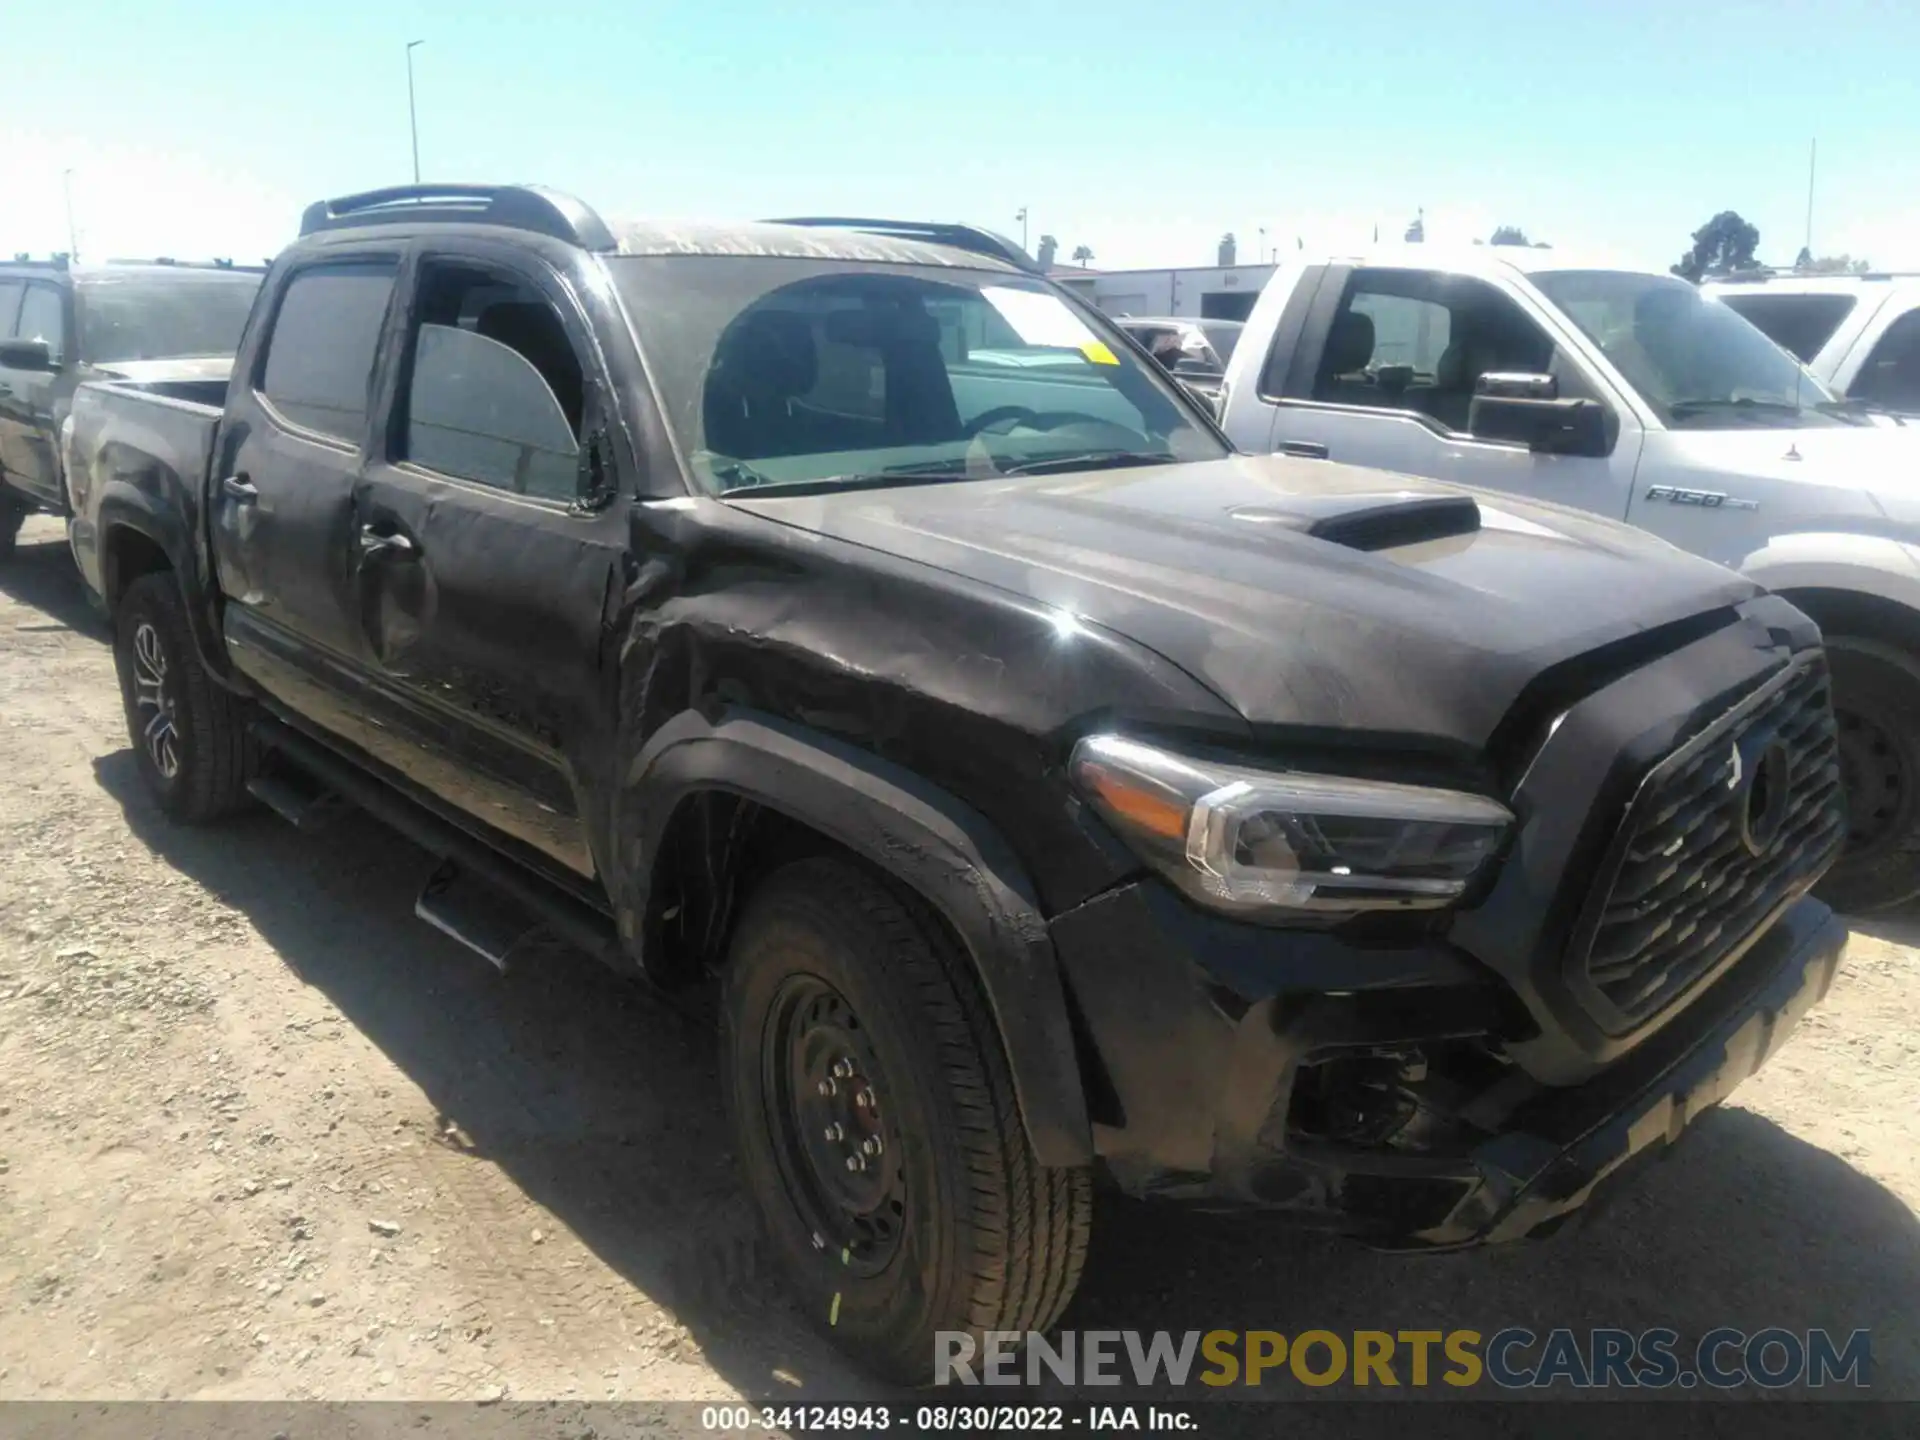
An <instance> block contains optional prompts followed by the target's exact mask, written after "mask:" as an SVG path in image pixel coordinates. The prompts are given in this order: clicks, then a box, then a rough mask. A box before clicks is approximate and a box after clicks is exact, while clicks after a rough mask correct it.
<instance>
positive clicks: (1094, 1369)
mask: <svg viewBox="0 0 1920 1440" xmlns="http://www.w3.org/2000/svg"><path fill="white" fill-rule="evenodd" d="M933 1375H934V1384H935V1385H1040V1384H1044V1383H1046V1382H1048V1381H1052V1382H1055V1383H1060V1384H1066V1385H1072V1386H1076V1387H1077V1386H1108V1385H1126V1384H1129V1383H1131V1384H1133V1385H1137V1386H1139V1387H1141V1388H1143V1389H1144V1388H1148V1387H1151V1386H1156V1385H1172V1386H1183V1385H1192V1384H1200V1385H1210V1386H1214V1387H1216V1388H1221V1387H1226V1386H1259V1385H1273V1386H1285V1385H1304V1386H1308V1387H1310V1388H1315V1389H1324V1388H1326V1387H1328V1386H1334V1385H1355V1386H1377V1387H1411V1388H1414V1389H1419V1388H1422V1387H1426V1386H1434V1385H1448V1386H1453V1387H1455V1388H1458V1389H1468V1388H1472V1387H1476V1386H1485V1385H1493V1386H1496V1387H1498V1388H1500V1389H1505V1390H1521V1389H1551V1388H1553V1387H1556V1386H1561V1385H1565V1386H1567V1387H1569V1388H1571V1389H1575V1390H1594V1389H1607V1388H1610V1387H1613V1388H1626V1389H1635V1390H1665V1389H1669V1388H1674V1387H1678V1388H1680V1389H1683V1390H1688V1389H1693V1388H1695V1387H1698V1386H1707V1387H1711V1388H1714V1389H1722V1390H1727V1389H1733V1388H1735V1387H1737V1386H1741V1385H1757V1386H1760V1387H1762V1388H1765V1389H1769V1390H1777V1389H1785V1388H1787V1387H1790V1386H1807V1387H1811V1388H1820V1387H1824V1386H1829V1385H1850V1386H1854V1387H1856V1388H1861V1389H1864V1388H1867V1387H1868V1386H1870V1385H1871V1384H1872V1375H1873V1341H1872V1334H1871V1332H1869V1331H1866V1330H1854V1331H1850V1332H1849V1333H1848V1334H1846V1335H1845V1336H1844V1337H1838V1336H1836V1335H1835V1334H1833V1333H1832V1332H1829V1331H1826V1330H1787V1329H1782V1328H1779V1327H1774V1328H1770V1329H1765V1330H1755V1331H1753V1332H1751V1333H1749V1332H1747V1331H1744V1330H1734V1329H1730V1328H1723V1329H1717V1330H1709V1331H1707V1333H1706V1334H1704V1335H1702V1336H1701V1337H1700V1338H1699V1339H1698V1340H1697V1341H1695V1342H1693V1343H1692V1344H1691V1345H1688V1344H1686V1343H1684V1342H1683V1341H1682V1339H1681V1337H1680V1334H1679V1332H1678V1331H1675V1330H1667V1329H1651V1330H1637V1331H1636V1330H1619V1329H1606V1328H1601V1329H1593V1330H1570V1329H1556V1330H1549V1331H1548V1332H1546V1334H1544V1335H1538V1334H1535V1333H1534V1332H1533V1331H1532V1330H1527V1329H1523V1328H1521V1327H1519V1326H1511V1327H1508V1328H1507V1329H1504V1330H1496V1331H1494V1332H1493V1333H1492V1334H1491V1335H1484V1336H1483V1335H1482V1334H1481V1332H1480V1331H1478V1330H1355V1331H1352V1332H1350V1333H1338V1332H1335V1331H1332V1330H1303V1331H1300V1332H1299V1333H1297V1334H1292V1335H1288V1334H1284V1333H1282V1332H1281V1331H1278V1330H1244V1331H1243V1330H1208V1331H1205V1332H1202V1331H1199V1330H1187V1331H1182V1332H1179V1333H1175V1332H1173V1331H1168V1330H1150V1331H1142V1330H1077V1331H1076V1330H1065V1331H1062V1332H1060V1334H1059V1335H1058V1336H1057V1337H1056V1338H1054V1339H1048V1337H1046V1336H1045V1335H1036V1334H1031V1333H1027V1334H1023V1333H1021V1332H1020V1331H1017V1330H1006V1331H998V1330H996V1331H989V1332H988V1334H987V1335H986V1337H985V1342H984V1343H983V1344H976V1342H975V1340H974V1338H973V1336H971V1335H968V1334H965V1333H964V1332H961V1331H941V1332H940V1333H939V1334H938V1335H937V1336H936V1337H935V1339H934V1347H933Z"/></svg>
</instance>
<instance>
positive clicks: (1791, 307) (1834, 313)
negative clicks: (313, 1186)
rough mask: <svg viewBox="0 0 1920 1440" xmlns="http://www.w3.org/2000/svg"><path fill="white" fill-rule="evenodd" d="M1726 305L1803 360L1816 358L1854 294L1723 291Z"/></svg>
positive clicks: (1850, 306) (1722, 299) (1831, 335)
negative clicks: (1725, 293)
mask: <svg viewBox="0 0 1920 1440" xmlns="http://www.w3.org/2000/svg"><path fill="white" fill-rule="evenodd" d="M1720 299H1721V301H1722V302H1723V303H1724V304H1725V305H1726V307H1727V308H1728V309H1729V310H1731V311H1733V312H1734V313H1735V314H1736V315H1739V316H1740V317H1741V318H1742V319H1744V320H1746V321H1747V323H1748V324H1750V325H1752V326H1754V327H1755V328H1756V329H1758V330H1759V331H1760V333H1761V334H1763V335H1765V336H1766V337H1767V338H1768V339H1769V340H1771V341H1773V343H1774V344H1776V345H1778V346H1779V347H1780V348H1781V349H1782V350H1785V351H1786V352H1787V353H1788V354H1790V355H1792V356H1793V357H1794V358H1795V359H1796V360H1798V361H1800V363H1801V364H1803V365H1804V364H1805V363H1806V362H1807V361H1809V360H1811V359H1813V357H1814V356H1816V355H1818V354H1819V353H1820V348H1821V347H1822V346H1823V345H1825V344H1826V343H1827V341H1829V340H1831V339H1832V338H1833V332H1834V331H1836V330H1838V329H1839V328H1840V322H1841V321H1842V320H1844V319H1846V318H1847V316H1848V314H1850V313H1851V312H1852V310H1853V301H1854V297H1853V296H1851V295H1779V294H1775V295H1765V294H1754V295H1722V296H1721V297H1720Z"/></svg>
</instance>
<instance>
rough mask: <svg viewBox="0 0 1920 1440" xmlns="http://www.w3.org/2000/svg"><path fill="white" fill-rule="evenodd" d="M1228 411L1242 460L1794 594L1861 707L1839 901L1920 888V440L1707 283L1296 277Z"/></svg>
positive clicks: (1378, 262)
mask: <svg viewBox="0 0 1920 1440" xmlns="http://www.w3.org/2000/svg"><path fill="white" fill-rule="evenodd" d="M1220 417H1221V422H1222V424H1223V426H1224V427H1225V429H1226V431H1227V433H1228V435H1229V436H1230V437H1231V439H1232V440H1233V441H1234V443H1235V444H1236V445H1237V446H1238V447H1239V448H1240V449H1242V450H1246V451H1249V452H1253V453H1266V452H1270V451H1279V452H1282V453H1285V454H1289V455H1297V456H1308V457H1315V458H1321V459H1328V460H1334V461H1339V462H1341V463H1343V464H1349V465H1365V466H1374V467H1378V468H1380V469H1384V470H1398V471H1403V472H1406V473H1408V474H1412V475H1421V476H1429V477H1433V478H1436V479H1440V480H1448V481H1454V482H1457V483H1460V484H1463V485H1471V486H1476V487H1486V488H1490V489H1495V490H1509V491H1515V492H1519V493H1521V494H1525V495H1528V496H1531V497H1534V498H1537V499H1542V500H1548V501H1556V502H1559V503H1561V504H1564V505H1568V506H1575V507H1578V508H1581V509H1585V510H1591V511H1597V512H1599V513H1601V514H1603V515H1608V516H1611V517H1613V518H1615V519H1624V520H1627V521H1629V522H1630V523H1632V524H1635V525H1639V526H1641V527H1643V528H1645V529H1647V530H1649V531H1652V532H1653V533H1654V534H1656V535H1658V536H1660V537H1661V538H1663V539H1665V540H1667V541H1669V542H1671V543H1672V544H1674V545H1677V546H1680V547H1682V548H1684V549H1687V550H1690V551H1693V552H1694V553H1696V554H1699V555H1703V556H1706V557H1708V558H1709V559H1713V560H1717V561H1719V562H1721V563H1722V564H1725V565H1728V566H1731V567H1733V568H1734V569H1737V570H1739V571H1741V572H1743V573H1744V574H1746V575H1747V576H1749V577H1750V578H1752V579H1754V580H1757V581H1759V582H1760V583H1761V584H1764V585H1766V586H1768V587H1769V588H1771V589H1774V590H1777V591H1780V592H1783V593H1784V594H1786V595H1787V596H1788V597H1789V598H1791V599H1792V600H1793V601H1794V603H1795V604H1796V605H1798V606H1800V607H1801V608H1802V609H1803V610H1805V611H1806V612H1807V613H1809V614H1811V615H1812V616H1813V617H1814V618H1815V619H1816V620H1817V621H1819V623H1820V625H1821V627H1822V629H1823V630H1824V631H1825V633H1826V638H1827V644H1828V646H1829V649H1830V653H1831V656H1832V663H1833V674H1834V686H1835V707H1836V709H1837V710H1838V711H1839V714H1840V724H1841V750H1842V759H1843V767H1844V772H1845V777H1846V783H1847V790H1848V797H1849V803H1850V812H1851V820H1850V826H1849V837H1848V851H1847V854H1846V856H1845V857H1844V858H1843V859H1842V861H1841V862H1840V864H1839V865H1837V866H1836V867H1835V868H1834V870H1833V872H1832V873H1831V875H1830V877H1829V879H1828V882H1827V885H1826V888H1825V891H1824V892H1823V893H1825V894H1826V895H1827V897H1828V898H1829V899H1830V900H1832V901H1833V902H1834V903H1835V904H1837V905H1839V906H1841V907H1842V908H1848V909H1856V910H1861V909H1872V908H1881V907H1885V906H1888V905H1893V904H1898V903H1900V902H1902V901H1904V900H1907V899H1910V898H1912V897H1913V896H1915V895H1916V894H1920V426H1915V425H1912V424H1906V425H1902V424H1901V423H1900V422H1899V421H1898V420H1896V419H1893V418H1892V417H1889V416H1886V415H1882V414H1878V413H1875V412H1874V411H1873V410H1872V409H1871V407H1869V406H1865V405H1862V404H1860V403H1858V402H1855V401H1844V400H1840V399H1837V398H1836V397H1835V396H1834V394H1833V393H1832V391H1830V390H1829V389H1828V388H1827V387H1826V386H1824V385H1823V384H1822V383H1821V382H1820V381H1819V380H1818V379H1816V378H1815V377H1814V376H1813V375H1811V374H1809V373H1808V372H1807V371H1806V370H1804V369H1803V368H1802V367H1801V366H1800V365H1799V364H1798V363H1796V361H1795V360H1794V359H1793V357H1792V356H1791V355H1789V354H1787V353H1786V351H1784V350H1782V349H1781V348H1780V347H1779V346H1777V345H1776V344H1774V342H1773V341H1771V340H1769V339H1768V338H1767V337H1766V336H1765V335H1763V334H1762V333H1761V332H1760V331H1759V330H1757V329H1755V328H1754V327H1753V326H1752V325H1750V324H1749V323H1748V322H1747V321H1746V320H1744V319H1742V318H1741V317H1740V316H1739V315H1738V314H1737V313H1735V311H1734V310H1733V309H1732V308H1730V307H1728V306H1727V305H1723V304H1719V303H1716V302H1715V301H1714V300H1712V299H1711V298H1709V297H1707V296H1705V295H1703V294H1702V292H1701V291H1700V290H1699V289H1698V288H1696V287H1695V286H1693V285H1691V284H1689V283H1688V282H1687V281H1685V280H1682V279H1679V278H1677V277H1675V276H1672V275H1662V274H1652V273H1643V272H1640V271H1635V270H1632V269H1622V268H1616V267H1610V266H1603V265H1594V264H1589V263H1586V262H1584V261H1581V260H1577V259H1574V258H1572V257H1571V256H1569V255H1568V254H1567V253H1566V252H1564V251H1559V250H1549V249H1528V248H1522V247H1508V246H1474V247H1468V248H1466V249H1463V250H1458V251H1454V250H1446V249H1441V248H1438V247H1434V246H1429V245H1409V246H1405V247H1396V248H1394V249H1393V250H1391V251H1387V252H1375V253H1373V254H1371V255H1370V256H1368V257H1364V258H1331V259H1319V260H1313V259H1306V258H1304V257H1303V258H1302V259H1300V260H1298V261H1295V262H1294V263H1290V264H1287V265H1285V266H1283V267H1281V269H1279V270H1278V271H1276V272H1275V274H1274V275H1273V277H1272V279H1271V280H1269V281H1268V283H1267V287H1266V289H1265V291H1264V292H1263V293H1262V294H1261V297H1260V300H1259V302H1258V304H1257V305H1256V306H1255V307H1254V310H1253V313H1252V315H1251V316H1250V317H1249V319H1248V323H1247V327H1246V331H1245V333H1244V334H1243V336H1242V337H1241V340H1240V343H1239V345H1238V346H1237V347H1236V349H1235V351H1234V354H1233V358H1232V360H1231V362H1230V363H1229V365H1228V367H1227V376H1226V385H1225V394H1224V396H1223V397H1222V400H1221V403H1220Z"/></svg>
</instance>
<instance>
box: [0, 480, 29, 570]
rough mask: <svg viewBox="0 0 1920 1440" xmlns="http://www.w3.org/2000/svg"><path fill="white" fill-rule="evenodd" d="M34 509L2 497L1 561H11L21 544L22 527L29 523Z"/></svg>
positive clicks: (0, 498)
mask: <svg viewBox="0 0 1920 1440" xmlns="http://www.w3.org/2000/svg"><path fill="white" fill-rule="evenodd" d="M31 513H32V508H31V507H30V506H27V505H22V504H21V503H20V502H19V501H18V500H14V499H12V498H10V497H8V496H5V495H0V560H11V559H12V558H13V551H14V547H15V546H16V545H18V544H19V542H20V527H21V526H22V525H24V524H26V523H27V516H28V515H29V514H31Z"/></svg>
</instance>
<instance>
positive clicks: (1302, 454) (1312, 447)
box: [1280, 440, 1328, 460]
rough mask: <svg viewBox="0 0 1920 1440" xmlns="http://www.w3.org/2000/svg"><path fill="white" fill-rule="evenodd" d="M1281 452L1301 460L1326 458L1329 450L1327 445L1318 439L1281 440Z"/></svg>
mask: <svg viewBox="0 0 1920 1440" xmlns="http://www.w3.org/2000/svg"><path fill="white" fill-rule="evenodd" d="M1280 453H1281V454H1282V455H1292V456H1295V457H1297V458H1298V459H1301V460H1324V459H1326V458H1327V453H1328V452H1327V447H1326V446H1324V445H1322V444H1321V443H1320V442H1319V441H1318V440H1283V441H1281V442H1280Z"/></svg>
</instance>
